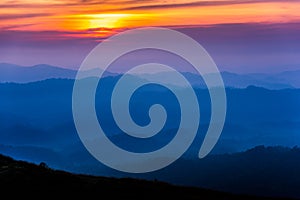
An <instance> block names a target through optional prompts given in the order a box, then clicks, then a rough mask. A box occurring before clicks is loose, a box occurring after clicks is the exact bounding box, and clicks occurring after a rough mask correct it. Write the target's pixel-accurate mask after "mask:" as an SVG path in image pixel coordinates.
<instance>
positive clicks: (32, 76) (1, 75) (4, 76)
mask: <svg viewBox="0 0 300 200" xmlns="http://www.w3.org/2000/svg"><path fill="white" fill-rule="evenodd" d="M97 70H98V69H92V70H88V71H86V72H84V74H85V76H93V74H94V73H95V71H97ZM76 73H77V71H76V70H71V69H66V68H61V67H56V66H51V65H46V64H40V65H34V66H28V67H24V66H19V65H14V64H8V63H0V83H1V82H2V83H6V82H14V83H29V82H35V81H42V80H46V79H53V78H60V79H75V77H76ZM113 75H115V74H113V73H107V74H106V76H113Z"/></svg>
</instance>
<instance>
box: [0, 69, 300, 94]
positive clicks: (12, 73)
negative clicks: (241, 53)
mask: <svg viewBox="0 0 300 200" xmlns="http://www.w3.org/2000/svg"><path fill="white" fill-rule="evenodd" d="M99 70H101V69H91V70H87V71H84V72H83V76H84V77H93V76H94V74H97V73H99ZM76 73H77V71H76V70H71V69H65V68H60V67H54V66H50V65H35V66H32V67H22V66H18V65H13V64H7V63H0V83H1V82H2V83H5V82H15V83H28V82H34V81H41V80H46V79H51V78H61V79H75V77H76ZM170 73H171V74H170ZM117 75H119V74H117V73H112V72H105V74H104V77H108V76H117ZM183 75H184V76H185V77H186V78H187V79H188V80H189V82H190V83H191V85H193V86H194V87H201V88H203V87H205V84H204V81H203V79H202V78H201V76H199V75H198V74H194V73H190V72H183ZM221 75H222V78H223V80H224V84H225V86H226V87H233V88H246V87H248V86H250V85H254V86H257V87H264V88H267V89H285V88H300V81H299V80H300V79H299V77H300V71H286V72H282V73H277V74H263V73H256V74H254V73H253V74H235V73H231V72H221ZM207 76H210V77H213V76H215V74H208V75H207ZM139 77H140V78H144V79H151V80H160V81H161V82H162V83H168V84H175V85H176V84H177V82H176V80H174V76H172V72H158V73H156V74H140V75H139Z"/></svg>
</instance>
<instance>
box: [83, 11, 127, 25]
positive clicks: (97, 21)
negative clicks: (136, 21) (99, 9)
mask: <svg viewBox="0 0 300 200" xmlns="http://www.w3.org/2000/svg"><path fill="white" fill-rule="evenodd" d="M85 16H86V17H87V18H89V20H88V24H87V26H88V28H89V29H94V28H119V27H121V26H122V25H123V23H124V20H126V19H128V18H130V17H132V14H92V15H85Z"/></svg>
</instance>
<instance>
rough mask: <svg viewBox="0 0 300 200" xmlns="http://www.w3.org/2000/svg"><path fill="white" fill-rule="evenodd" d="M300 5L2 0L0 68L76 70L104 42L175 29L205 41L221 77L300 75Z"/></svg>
mask: <svg viewBox="0 0 300 200" xmlns="http://www.w3.org/2000/svg"><path fill="white" fill-rule="evenodd" d="M299 10H300V1H299V0H198V1H197V0H110V1H108V0H2V1H1V2H0V63H1V62H7V63H13V64H19V65H23V66H30V65H36V64H50V65H55V66H60V67H65V68H72V69H77V68H78V67H79V66H80V64H81V62H82V61H83V59H84V58H85V56H86V55H87V54H88V53H89V52H90V51H91V50H92V49H93V48H94V47H95V46H96V45H97V44H98V43H99V42H101V41H103V39H105V38H108V37H109V36H111V35H113V34H116V33H118V32H122V31H124V30H128V29H133V28H137V27H148V26H155V27H168V28H172V29H175V30H178V31H181V32H183V33H185V34H187V35H189V36H191V37H192V38H193V39H195V40H196V41H198V42H199V43H200V44H201V45H203V46H204V48H205V49H206V50H207V51H208V53H209V54H210V55H211V56H212V58H213V59H214V60H215V62H216V64H217V65H218V67H219V68H220V70H221V71H231V72H236V73H257V72H264V73H273V72H274V73H275V72H281V71H286V70H299V69H300V45H299V44H300V36H299V35H300V34H299V33H300V12H299Z"/></svg>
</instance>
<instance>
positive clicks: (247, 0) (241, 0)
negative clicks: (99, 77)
mask: <svg viewBox="0 0 300 200" xmlns="http://www.w3.org/2000/svg"><path fill="white" fill-rule="evenodd" d="M276 2H282V3H286V2H290V3H293V2H294V3H299V1H297V0H269V1H266V0H228V1H211V0H210V1H194V2H188V3H177V4H148V5H140V6H131V7H124V8H123V9H121V10H152V9H168V8H185V7H206V6H227V5H238V4H252V3H276ZM119 10H120V9H119Z"/></svg>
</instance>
